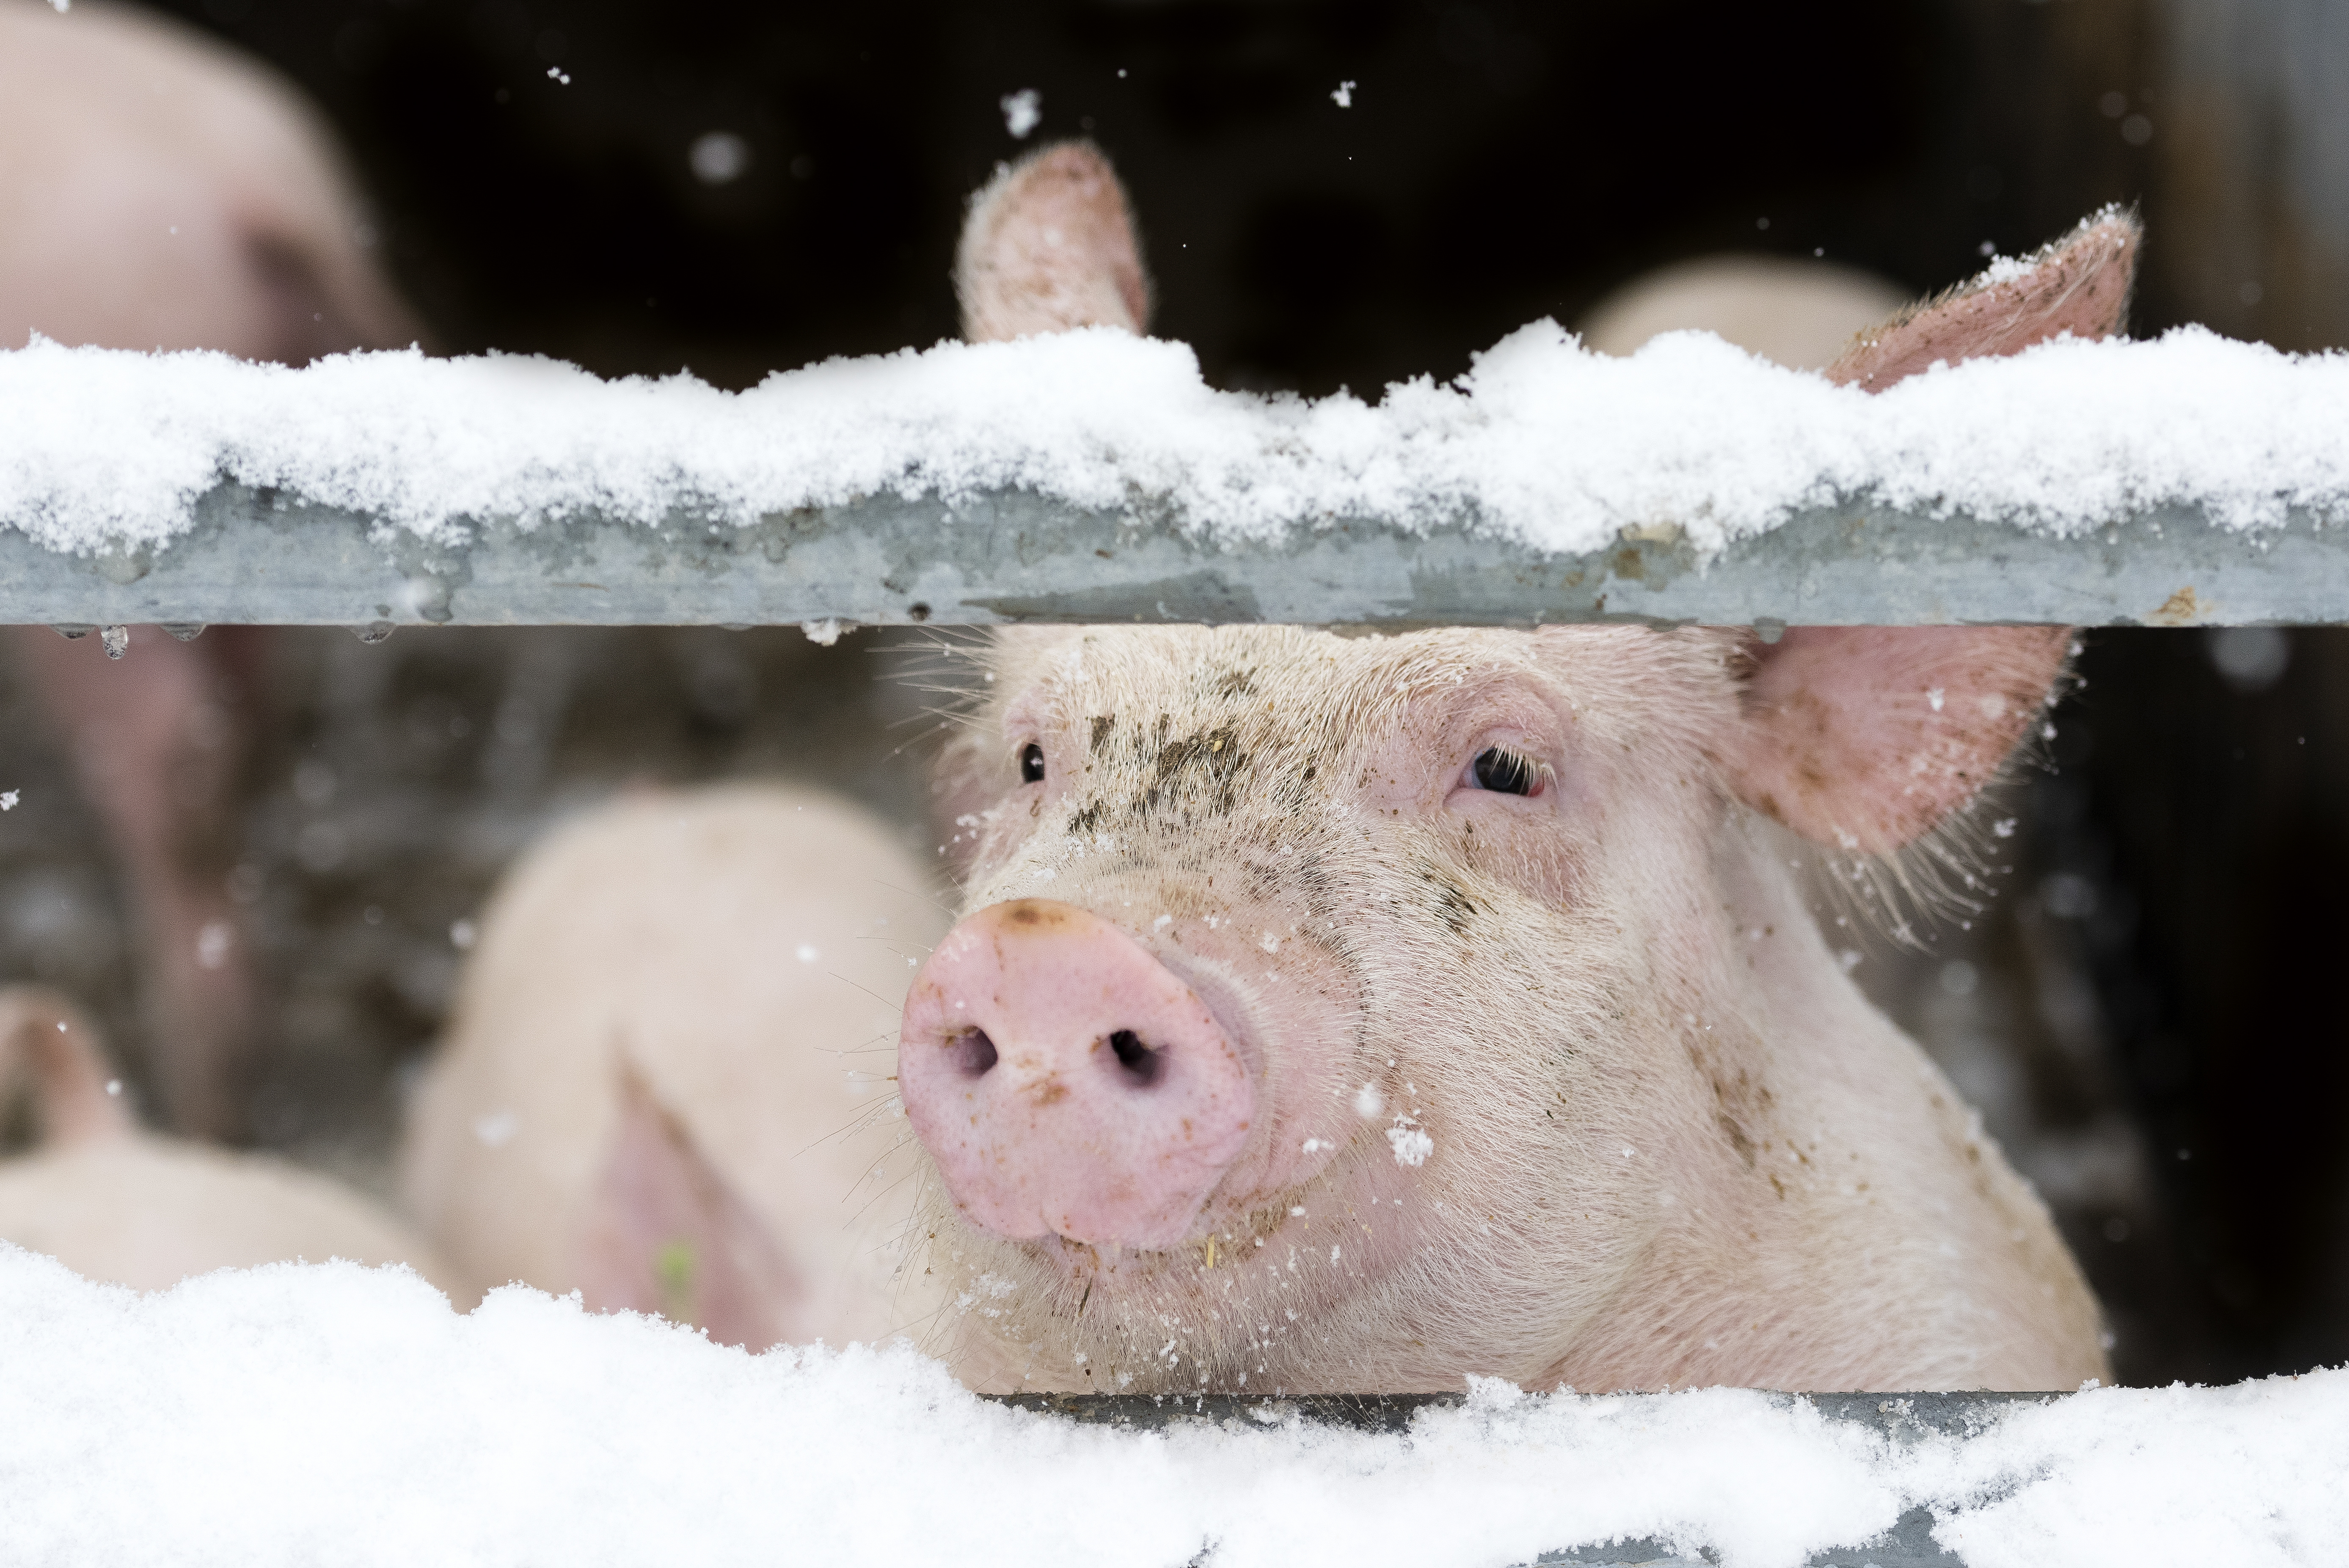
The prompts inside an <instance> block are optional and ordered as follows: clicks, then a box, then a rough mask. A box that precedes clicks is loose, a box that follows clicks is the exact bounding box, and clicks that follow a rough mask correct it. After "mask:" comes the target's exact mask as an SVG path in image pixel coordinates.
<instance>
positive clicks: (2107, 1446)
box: [0, 1243, 2349, 1568]
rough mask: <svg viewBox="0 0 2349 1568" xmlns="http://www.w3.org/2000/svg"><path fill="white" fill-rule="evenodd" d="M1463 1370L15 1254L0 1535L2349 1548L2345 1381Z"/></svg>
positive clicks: (1998, 1549) (527, 1542)
mask: <svg viewBox="0 0 2349 1568" xmlns="http://www.w3.org/2000/svg"><path fill="white" fill-rule="evenodd" d="M1174 1403H1175V1402H1174V1401H1173V1400H1169V1401H1168V1403H1167V1407H1166V1408H1167V1410H1168V1411H1169V1412H1170V1413H1171V1411H1172V1409H1173V1407H1174ZM1386 1414H1387V1415H1388V1416H1389V1417H1391V1418H1389V1419H1385V1420H1381V1421H1372V1422H1368V1423H1360V1424H1341V1423H1328V1422H1322V1421H1315V1420H1311V1419H1307V1418H1305V1415H1306V1413H1305V1412H1301V1411H1299V1410H1298V1409H1297V1408H1295V1407H1283V1405H1282V1404H1281V1403H1280V1402H1279V1401H1262V1402H1256V1403H1253V1404H1251V1405H1249V1406H1248V1407H1247V1408H1245V1409H1240V1408H1237V1406H1236V1403H1226V1404H1225V1405H1224V1406H1222V1407H1216V1408H1208V1409H1201V1410H1197V1411H1195V1415H1196V1416H1198V1417H1211V1418H1208V1419H1195V1420H1192V1421H1190V1422H1186V1423H1176V1424H1163V1425H1159V1426H1157V1427H1155V1428H1149V1427H1148V1426H1147V1424H1146V1423H1143V1422H1131V1423H1127V1424H1124V1425H1122V1426H1121V1425H1116V1424H1081V1423H1078V1422H1073V1421H1071V1420H1068V1419H1065V1418H1059V1417H1052V1416H1050V1415H1040V1414H1037V1413H1034V1412H1030V1411H1026V1410H1019V1409H1007V1408H1005V1407H1003V1406H1001V1405H999V1404H995V1403H990V1402H988V1401H986V1400H982V1399H979V1398H978V1397H975V1396H973V1395H970V1394H967V1393H965V1392H963V1391H962V1390H961V1389H960V1388H959V1387H958V1386H957V1385H956V1384H955V1383H954V1381H953V1379H952V1378H951V1377H950V1376H948V1375H947V1371H946V1369H945V1368H944V1367H942V1366H939V1365H938V1364H936V1363H935V1362H932V1361H928V1360H926V1359H924V1358H923V1357H922V1356H921V1355H918V1354H917V1353H916V1352H915V1351H914V1350H912V1349H911V1348H909V1347H905V1346H903V1345H899V1346H895V1347H891V1348H885V1349H881V1350H859V1349H853V1348H852V1349H849V1350H845V1351H841V1352H836V1353H835V1352H830V1351H824V1350H821V1349H812V1350H778V1351H773V1352H770V1353H768V1354H766V1355H758V1356H751V1355H745V1354H744V1353H742V1352H740V1351H739V1350H730V1349H724V1348H721V1347H719V1346H717V1345H711V1344H709V1342H708V1341H706V1340H704V1339H702V1338H701V1337H699V1336H698V1334H695V1333H694V1332H692V1331H691V1330H688V1329H682V1328H676V1327H672V1326H670V1325H668V1324H663V1323H661V1322H659V1321H658V1320H657V1319H649V1318H641V1317H636V1316H634V1315H628V1314H621V1315H615V1316H609V1317H599V1316H595V1315H592V1314H587V1313H585V1312H584V1311H582V1310H581V1308H580V1307H579V1305H578V1304H577V1303H576V1301H575V1300H557V1299H554V1298H552V1297H549V1296H545V1295H543V1294H540V1293H536V1292H533V1291H530V1290H527V1289H524V1288H522V1287H512V1288H509V1289H505V1290H502V1291H497V1292H494V1293H492V1294H491V1296H490V1298H489V1300H488V1301H487V1302H486V1303H483V1304H482V1305H481V1307H480V1308H478V1309H477V1310H476V1311H474V1312H473V1313H471V1314H470V1315H461V1316H460V1315H459V1314H456V1313H454V1312H452V1311H451V1310H450V1307H449V1304H448V1302H447V1300H446V1299H445V1298H444V1297H442V1296H441V1295H440V1293H438V1292H436V1291H434V1290H433V1289H432V1288H431V1287H430V1286H429V1285H427V1284H426V1283H424V1282H423V1281H421V1280H420V1279H419V1278H417V1277H416V1276H415V1275H413V1274H410V1273H408V1272H405V1271H396V1270H383V1271H373V1272H371V1271H367V1270H364V1269H360V1268H358V1267H357V1266H355V1265H351V1264H347V1263H334V1264H323V1265H312V1266H303V1265H295V1264H280V1265H273V1266H270V1267H267V1268H263V1269H256V1270H253V1271H250V1272H233V1271H232V1272H222V1273H218V1274H212V1275H208V1276H205V1277H203V1278H202V1279H197V1280H193V1281H191V1282H187V1283H184V1284H182V1285H181V1286H180V1287H179V1288H178V1289H176V1290H174V1291H171V1292H169V1293H163V1294H160V1295H153V1296H148V1297H144V1298H141V1297H139V1296H136V1295H133V1294H132V1293H129V1292H128V1291H125V1290H122V1289H120V1288H119V1287H116V1286H107V1285H95V1284H91V1283H89V1282H86V1281H84V1280H81V1279H78V1278H77V1277H76V1276H75V1275H73V1274H72V1273H70V1272H67V1270H65V1269H64V1268H63V1267H61V1266H60V1265H58V1264H57V1263H54V1262H50V1261H48V1260H47V1259H44V1258H38V1257H36V1256H34V1255H33V1254H31V1253H28V1252H25V1251H19V1250H17V1249H15V1248H11V1247H9V1246H7V1245H6V1244H5V1243H0V1561H5V1562H8V1563H54V1564H76V1563H93V1564H118V1563H140V1564H156V1565H171V1564H179V1563H189V1564H195V1563H236V1564H239V1565H240V1568H273V1565H275V1564H281V1563H282V1564H288V1565H293V1564H304V1565H307V1564H312V1563H337V1564H348V1565H352V1568H364V1565H367V1564H375V1563H383V1564H398V1565H400V1568H408V1565H409V1564H415V1563H469V1564H481V1565H485V1568H486V1565H500V1564H518V1565H519V1564H589V1563H697V1564H698V1563H718V1564H724V1563H823V1564H826V1565H827V1568H854V1565H857V1564H864V1563H872V1564H876V1565H878V1564H887V1565H889V1568H901V1565H904V1564H916V1563H918V1564H937V1565H941V1568H944V1565H949V1564H950V1565H952V1568H992V1565H994V1564H999V1563H1000V1564H1004V1565H1006V1568H1011V1565H1017V1568H1034V1565H1036V1564H1039V1563H1088V1564H1104V1565H1109V1568H1123V1565H1126V1564H1132V1565H1133V1568H1176V1565H1179V1564H1184V1563H1200V1564H1209V1563H1212V1564H1214V1565H1215V1568H1255V1565H1257V1564H1265V1565H1272V1564H1282V1565H1293V1564H1300V1563H1316V1564H1318V1563H1330V1564H1361V1563H1407V1564H1411V1565H1413V1568H1502V1565H1505V1564H1508V1563H1529V1562H1532V1561H1533V1560H1534V1559H1535V1558H1537V1556H1541V1555H1542V1554H1543V1553H1551V1554H1553V1555H1549V1556H1547V1557H1544V1558H1543V1560H1544V1561H1547V1562H1580V1563H1659V1562H1661V1563H1672V1562H1676V1561H1677V1562H1682V1563H1689V1564H1693V1563H1697V1562H1700V1561H1706V1560H1710V1561H1713V1562H1717V1563H1720V1564H1721V1565H1722V1568H1796V1565H1798V1564H1803V1563H1834V1564H1838V1565H1840V1564H1850V1565H1852V1568H1857V1565H1858V1564H1860V1563H1878V1564H1880V1565H1882V1568H1914V1565H1917V1564H1922V1563H1964V1564H1966V1565H1967V1568H2008V1565H2013V1568H2023V1565H2025V1564H2028V1565H2030V1568H2086V1565H2091V1564H2116V1565H2119V1564H2127V1565H2128V1568H2152V1565H2156V1564H2168V1563H2178V1564H2185V1563H2193V1564H2206V1563H2309V1564H2315V1563H2337V1562H2339V1561H2340V1560H2341V1555H2342V1546H2343V1543H2344V1542H2349V1485H2344V1455H2349V1371H2344V1372H2323V1373H2316V1374H2313V1375H2310V1376H2303V1377H2296V1378H2292V1377H2283V1378H2271V1379H2269V1380H2266V1381H2264V1382H2259V1383H2249V1384H2243V1385H2240V1386H2236V1387H2232V1388H2221V1389H2201V1388H2188V1387H2183V1386H2178V1387H2171V1388H2164V1389H2119V1388H2115V1389H2100V1390H2095V1391H2093V1392H2086V1393H2077V1394H2072V1395H2068V1396H2064V1397H2057V1398H2046V1399H2021V1400H2003V1401H2002V1400H1997V1399H1992V1398H1985V1397H1981V1396H1973V1397H1965V1396H1958V1397H1945V1398H1935V1397H1924V1396H1918V1397H1912V1398H1910V1399H1909V1400H1908V1401H1907V1402H1906V1404H1905V1405H1904V1403H1903V1402H1902V1401H1901V1400H1900V1399H1899V1397H1887V1396H1864V1397H1857V1398H1852V1397H1845V1398H1842V1399H1831V1398H1824V1397H1823V1398H1820V1399H1818V1400H1816V1401H1813V1400H1807V1399H1800V1398H1790V1397H1785V1396H1783V1395H1767V1394H1760V1393H1753V1392H1747V1391H1744V1390H1735V1389H1710V1390H1696V1391H1691V1392H1686V1393H1674V1394H1663V1395H1648V1396H1610V1397H1574V1396H1571V1395H1557V1396H1534V1395H1526V1394H1521V1393H1519V1392H1518V1391H1517V1390H1516V1389H1514V1388H1511V1387H1508V1386H1505V1385H1499V1384H1490V1383H1480V1384H1476V1385H1475V1386H1471V1387H1469V1388H1467V1389H1466V1390H1464V1397H1460V1398H1455V1399H1454V1400H1452V1401H1449V1402H1447V1403H1445V1404H1444V1405H1439V1406H1433V1407H1426V1408H1422V1409H1419V1410H1417V1411H1416V1412H1413V1413H1410V1414H1408V1416H1407V1417H1404V1416H1403V1414H1402V1413H1401V1412H1394V1411H1389V1412H1387V1413H1386ZM1138 1428H1140V1429H1138ZM1707 1552H1709V1553H1711V1554H1712V1555H1711V1557H1710V1559H1707V1558H1705V1557H1703V1556H1701V1553H1707Z"/></svg>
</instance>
